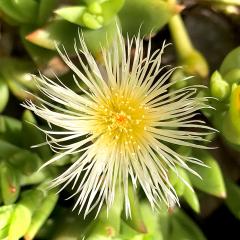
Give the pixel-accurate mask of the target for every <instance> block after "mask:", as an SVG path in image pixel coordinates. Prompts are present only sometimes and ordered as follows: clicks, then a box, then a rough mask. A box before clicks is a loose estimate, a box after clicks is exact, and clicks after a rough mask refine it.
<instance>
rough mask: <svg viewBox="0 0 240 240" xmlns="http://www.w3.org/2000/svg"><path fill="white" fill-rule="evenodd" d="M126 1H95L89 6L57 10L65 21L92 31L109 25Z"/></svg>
mask: <svg viewBox="0 0 240 240" xmlns="http://www.w3.org/2000/svg"><path fill="white" fill-rule="evenodd" d="M123 4H124V0H108V1H103V3H100V2H97V1H94V2H92V3H89V4H88V6H68V7H62V8H60V9H58V10H56V11H55V12H56V14H58V15H59V16H61V17H62V18H64V19H65V20H67V21H69V22H71V23H74V24H78V25H80V26H82V27H87V28H90V29H99V28H101V27H102V26H105V25H107V24H109V23H110V22H111V21H112V20H113V18H115V16H116V14H117V12H118V11H119V10H120V9H121V8H122V6H123Z"/></svg>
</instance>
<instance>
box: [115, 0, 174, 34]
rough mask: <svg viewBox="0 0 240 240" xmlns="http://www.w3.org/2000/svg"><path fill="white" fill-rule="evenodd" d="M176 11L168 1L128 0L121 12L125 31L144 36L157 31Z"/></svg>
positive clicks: (125, 32) (120, 15)
mask: <svg viewBox="0 0 240 240" xmlns="http://www.w3.org/2000/svg"><path fill="white" fill-rule="evenodd" d="M175 13H176V9H174V7H173V6H171V5H169V4H168V3H167V2H166V1H162V0H159V1H155V0H126V1H125V4H124V6H123V7H122V9H121V10H120V12H119V17H120V22H121V25H122V29H123V33H124V34H125V35H126V34H128V35H129V36H133V35H137V34H138V32H139V28H140V33H141V35H142V36H144V35H149V34H150V33H154V32H157V31H158V30H159V29H161V28H162V27H163V26H164V25H165V24H166V23H167V22H168V21H169V19H170V18H171V17H172V16H173V15H174V14H175Z"/></svg>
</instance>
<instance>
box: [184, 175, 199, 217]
mask: <svg viewBox="0 0 240 240" xmlns="http://www.w3.org/2000/svg"><path fill="white" fill-rule="evenodd" d="M184 172H185V171H184ZM183 178H184V180H185V181H186V182H188V184H189V185H190V186H191V185H192V184H191V181H190V179H189V177H188V175H187V173H186V172H185V173H184V176H183ZM182 198H183V199H184V200H185V201H186V202H187V203H188V204H189V206H190V207H191V208H192V209H193V210H194V211H195V212H197V213H199V212H200V204H199V200H198V196H197V194H196V192H195V191H193V190H192V189H190V188H189V187H187V186H186V187H185V189H184V192H183V195H182Z"/></svg>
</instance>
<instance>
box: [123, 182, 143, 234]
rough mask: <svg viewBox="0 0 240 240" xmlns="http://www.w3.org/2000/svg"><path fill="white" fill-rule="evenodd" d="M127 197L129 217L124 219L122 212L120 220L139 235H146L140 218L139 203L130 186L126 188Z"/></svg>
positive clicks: (124, 215) (134, 191)
mask: <svg viewBox="0 0 240 240" xmlns="http://www.w3.org/2000/svg"><path fill="white" fill-rule="evenodd" d="M128 197H129V202H130V208H131V217H126V214H125V212H123V214H122V215H123V216H122V218H123V219H124V220H125V222H126V223H127V224H128V225H129V226H130V227H131V228H133V229H134V230H135V231H137V232H140V233H146V231H147V229H146V226H145V224H144V221H143V218H142V213H141V209H140V203H139V200H138V197H137V193H136V190H134V189H133V186H132V185H129V186H128Z"/></svg>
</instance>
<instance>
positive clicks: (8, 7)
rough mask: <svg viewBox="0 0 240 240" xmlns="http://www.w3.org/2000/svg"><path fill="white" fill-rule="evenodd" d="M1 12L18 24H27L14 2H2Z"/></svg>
mask: <svg viewBox="0 0 240 240" xmlns="http://www.w3.org/2000/svg"><path fill="white" fill-rule="evenodd" d="M0 10H1V11H2V12H4V14H5V15H6V16H8V17H10V18H11V19H12V21H14V22H15V23H16V24H18V23H25V19H24V18H22V15H21V13H20V11H19V10H18V9H17V8H16V6H15V5H14V3H13V1H12V0H1V1H0Z"/></svg>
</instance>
